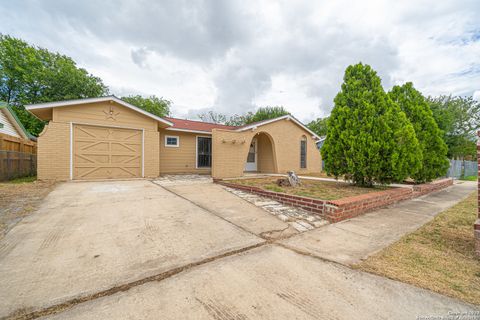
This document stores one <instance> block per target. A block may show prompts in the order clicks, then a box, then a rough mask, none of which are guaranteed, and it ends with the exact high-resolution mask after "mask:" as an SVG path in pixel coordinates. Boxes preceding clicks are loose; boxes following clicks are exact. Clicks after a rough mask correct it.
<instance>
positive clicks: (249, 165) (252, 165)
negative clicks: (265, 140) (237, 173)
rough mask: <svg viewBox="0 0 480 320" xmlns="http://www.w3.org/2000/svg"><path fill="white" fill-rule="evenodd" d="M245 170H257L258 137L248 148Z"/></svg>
mask: <svg viewBox="0 0 480 320" xmlns="http://www.w3.org/2000/svg"><path fill="white" fill-rule="evenodd" d="M245 171H257V139H253V140H252V143H251V144H250V148H249V149H248V156H247V162H246V164H245Z"/></svg>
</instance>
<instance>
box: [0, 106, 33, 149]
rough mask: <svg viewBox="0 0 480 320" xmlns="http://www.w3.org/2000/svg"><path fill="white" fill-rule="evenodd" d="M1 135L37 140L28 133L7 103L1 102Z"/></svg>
mask: <svg viewBox="0 0 480 320" xmlns="http://www.w3.org/2000/svg"><path fill="white" fill-rule="evenodd" d="M0 134H5V135H9V136H11V137H15V138H19V139H25V140H36V138H35V137H34V136H32V135H31V134H30V133H28V131H27V130H26V129H25V127H24V126H23V125H22V123H21V122H20V120H19V119H18V118H17V116H16V114H15V112H14V111H13V110H12V108H11V107H10V106H9V105H8V104H6V103H5V102H0Z"/></svg>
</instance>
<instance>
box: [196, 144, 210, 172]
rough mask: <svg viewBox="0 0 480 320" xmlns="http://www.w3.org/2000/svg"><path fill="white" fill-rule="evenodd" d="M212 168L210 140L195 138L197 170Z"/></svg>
mask: <svg viewBox="0 0 480 320" xmlns="http://www.w3.org/2000/svg"><path fill="white" fill-rule="evenodd" d="M211 166H212V138H209V137H197V168H210V167H211Z"/></svg>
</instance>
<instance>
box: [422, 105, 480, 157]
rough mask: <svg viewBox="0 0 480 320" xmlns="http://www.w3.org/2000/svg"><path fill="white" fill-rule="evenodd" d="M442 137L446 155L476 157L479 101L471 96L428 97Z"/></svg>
mask: <svg viewBox="0 0 480 320" xmlns="http://www.w3.org/2000/svg"><path fill="white" fill-rule="evenodd" d="M427 101H428V103H429V105H430V108H431V109H432V112H433V117H434V118H435V120H436V122H437V124H438V126H439V128H440V129H441V130H442V131H443V139H444V140H445V143H446V144H447V146H448V154H447V155H448V157H450V158H461V159H465V158H467V157H472V158H475V157H476V145H475V139H476V134H475V133H476V131H477V130H479V129H480V102H478V101H475V100H474V99H473V98H472V97H452V96H439V97H436V98H431V97H430V98H428V100H427Z"/></svg>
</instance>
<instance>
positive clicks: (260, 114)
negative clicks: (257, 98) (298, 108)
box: [226, 106, 290, 126]
mask: <svg viewBox="0 0 480 320" xmlns="http://www.w3.org/2000/svg"><path fill="white" fill-rule="evenodd" d="M287 114H290V112H288V111H287V110H286V109H285V108H284V107H282V106H275V107H261V108H258V109H257V111H256V112H251V111H249V112H247V113H246V114H244V115H238V114H235V115H233V116H231V117H230V119H228V120H227V121H226V124H227V125H229V126H243V125H246V124H250V123H253V122H258V121H263V120H268V119H274V118H278V117H281V116H284V115H287Z"/></svg>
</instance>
